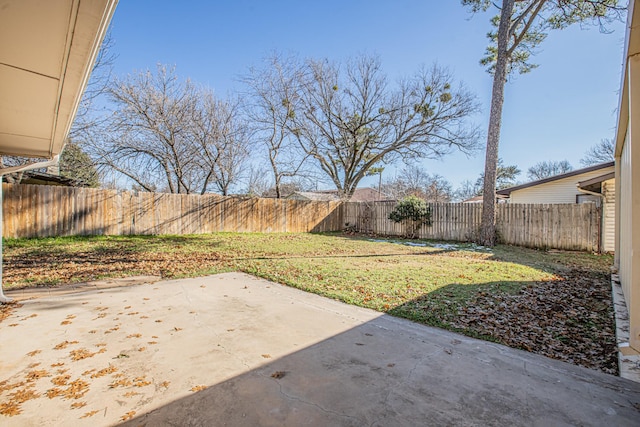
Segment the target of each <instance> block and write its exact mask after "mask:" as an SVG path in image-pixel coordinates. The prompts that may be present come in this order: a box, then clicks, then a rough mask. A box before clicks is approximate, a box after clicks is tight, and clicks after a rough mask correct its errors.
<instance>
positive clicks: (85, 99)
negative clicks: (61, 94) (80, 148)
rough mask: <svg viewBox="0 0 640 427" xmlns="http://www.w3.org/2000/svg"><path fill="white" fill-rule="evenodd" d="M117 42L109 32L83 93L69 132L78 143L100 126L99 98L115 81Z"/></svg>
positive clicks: (102, 116)
mask: <svg viewBox="0 0 640 427" xmlns="http://www.w3.org/2000/svg"><path fill="white" fill-rule="evenodd" d="M114 44H115V42H114V40H113V37H112V36H111V31H109V32H107V34H106V36H105V38H104V40H103V41H102V46H101V47H100V51H98V56H97V57H96V62H95V63H94V64H93V68H92V70H91V78H90V79H89V82H88V83H87V87H86V88H85V90H84V93H83V94H82V99H81V100H80V104H79V105H78V111H77V112H76V117H75V119H74V121H73V125H72V126H71V131H70V132H69V138H70V139H71V140H72V141H74V142H75V143H77V144H82V142H83V141H84V139H85V138H86V137H87V133H88V132H91V129H92V128H93V127H95V126H98V125H99V124H100V123H101V122H102V120H104V115H101V114H99V112H98V111H97V110H98V108H99V107H98V105H97V104H98V103H99V102H98V100H99V99H100V98H101V97H103V96H104V95H106V94H107V92H108V91H109V87H110V86H111V83H112V81H113V64H114V63H115V61H116V59H117V55H116V54H115V53H114V52H113V46H114Z"/></svg>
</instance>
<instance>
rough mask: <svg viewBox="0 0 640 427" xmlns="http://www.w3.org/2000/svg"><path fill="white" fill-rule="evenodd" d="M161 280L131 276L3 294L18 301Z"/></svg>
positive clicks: (14, 290) (8, 290) (156, 277)
mask: <svg viewBox="0 0 640 427" xmlns="http://www.w3.org/2000/svg"><path fill="white" fill-rule="evenodd" d="M160 280H162V278H161V277H159V276H131V277H123V278H113V279H103V280H93V281H91V282H81V283H73V284H68V285H63V286H55V287H50V288H49V287H39V288H21V289H7V290H5V294H6V295H7V296H8V297H10V298H12V299H14V300H16V301H18V302H20V301H25V300H30V299H35V298H42V297H49V296H61V295H69V294H75V293H78V292H85V291H91V290H102V289H109V288H119V287H122V286H135V285H142V284H145V283H155V282H158V281H160Z"/></svg>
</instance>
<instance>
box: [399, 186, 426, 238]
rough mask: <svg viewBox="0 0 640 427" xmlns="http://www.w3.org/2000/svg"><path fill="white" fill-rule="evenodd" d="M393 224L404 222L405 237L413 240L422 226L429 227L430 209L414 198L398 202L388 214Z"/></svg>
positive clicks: (421, 200) (417, 198) (423, 202)
mask: <svg viewBox="0 0 640 427" xmlns="http://www.w3.org/2000/svg"><path fill="white" fill-rule="evenodd" d="M389 219H390V220H391V221H393V222H404V223H405V225H406V228H405V237H408V238H411V239H414V238H415V237H416V236H417V232H418V231H419V230H420V227H422V225H431V209H430V208H429V206H427V202H425V201H424V200H423V199H420V198H419V197H416V196H409V197H405V198H404V199H402V200H400V201H399V202H398V203H397V204H396V206H395V208H394V209H393V211H392V212H391V213H390V214H389Z"/></svg>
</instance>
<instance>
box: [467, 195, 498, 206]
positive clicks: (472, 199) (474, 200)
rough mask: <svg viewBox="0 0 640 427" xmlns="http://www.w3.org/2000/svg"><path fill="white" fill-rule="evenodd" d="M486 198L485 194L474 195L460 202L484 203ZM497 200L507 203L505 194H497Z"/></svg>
mask: <svg viewBox="0 0 640 427" xmlns="http://www.w3.org/2000/svg"><path fill="white" fill-rule="evenodd" d="M483 199H484V197H483V196H473V197H470V198H468V199H465V200H463V201H462V202H460V203H477V204H482V200H483ZM496 202H497V203H506V202H507V199H506V198H505V197H504V196H496Z"/></svg>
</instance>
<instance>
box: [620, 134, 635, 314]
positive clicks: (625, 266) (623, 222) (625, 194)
mask: <svg viewBox="0 0 640 427" xmlns="http://www.w3.org/2000/svg"><path fill="white" fill-rule="evenodd" d="M630 146H631V144H629V131H628V130H627V136H626V137H625V140H624V146H623V148H622V155H621V156H620V197H619V198H618V199H619V208H620V250H619V253H620V255H619V257H620V258H619V259H620V282H621V284H622V291H623V292H624V295H625V297H626V302H627V309H629V310H631V307H629V302H630V301H631V298H629V295H630V294H631V256H630V255H631V253H632V250H633V248H632V233H629V232H625V230H631V226H632V222H631V218H632V215H631V213H632V211H631V174H630V173H629V172H630V166H631V149H630Z"/></svg>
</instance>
